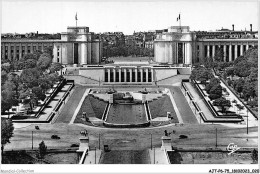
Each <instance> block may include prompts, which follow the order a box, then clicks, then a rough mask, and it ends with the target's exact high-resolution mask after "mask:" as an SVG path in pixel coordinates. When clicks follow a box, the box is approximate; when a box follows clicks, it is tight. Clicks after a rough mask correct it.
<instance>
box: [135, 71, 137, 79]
mask: <svg viewBox="0 0 260 174" xmlns="http://www.w3.org/2000/svg"><path fill="white" fill-rule="evenodd" d="M135 82H137V68H135Z"/></svg>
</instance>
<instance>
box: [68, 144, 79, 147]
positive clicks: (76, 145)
mask: <svg viewBox="0 0 260 174" xmlns="http://www.w3.org/2000/svg"><path fill="white" fill-rule="evenodd" d="M70 147H79V144H72V145H71V146H70Z"/></svg>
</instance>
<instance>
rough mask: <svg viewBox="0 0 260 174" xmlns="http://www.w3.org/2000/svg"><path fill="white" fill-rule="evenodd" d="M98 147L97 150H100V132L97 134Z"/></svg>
mask: <svg viewBox="0 0 260 174" xmlns="http://www.w3.org/2000/svg"><path fill="white" fill-rule="evenodd" d="M98 147H99V150H100V133H99V134H98Z"/></svg>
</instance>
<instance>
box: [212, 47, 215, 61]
mask: <svg viewBox="0 0 260 174" xmlns="http://www.w3.org/2000/svg"><path fill="white" fill-rule="evenodd" d="M215 47H216V46H215V45H212V58H213V60H215V58H214V57H215Z"/></svg>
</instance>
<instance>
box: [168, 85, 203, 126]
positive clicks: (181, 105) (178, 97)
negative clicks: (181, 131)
mask: <svg viewBox="0 0 260 174" xmlns="http://www.w3.org/2000/svg"><path fill="white" fill-rule="evenodd" d="M168 88H169V89H170V90H171V92H172V95H173V98H174V101H175V102H176V105H177V107H178V109H179V112H180V114H181V117H182V120H183V123H189V124H196V123H198V121H197V119H196V117H195V115H194V114H193V112H192V110H191V108H190V106H189V104H188V102H187V100H186V99H185V97H184V95H183V94H182V92H181V89H180V88H179V87H177V86H174V87H168Z"/></svg>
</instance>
